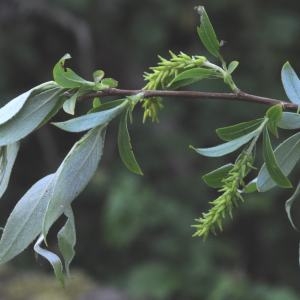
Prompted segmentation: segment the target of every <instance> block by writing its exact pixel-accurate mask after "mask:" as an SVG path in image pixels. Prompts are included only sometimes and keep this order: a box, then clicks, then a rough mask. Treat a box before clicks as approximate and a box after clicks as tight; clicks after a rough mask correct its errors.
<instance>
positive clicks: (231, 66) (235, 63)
mask: <svg viewBox="0 0 300 300" xmlns="http://www.w3.org/2000/svg"><path fill="white" fill-rule="evenodd" d="M238 66H239V62H238V61H236V60H234V61H232V62H231V63H230V64H229V65H228V68H227V70H228V73H229V74H232V73H233V72H234V71H235V69H236V68H237V67H238Z"/></svg>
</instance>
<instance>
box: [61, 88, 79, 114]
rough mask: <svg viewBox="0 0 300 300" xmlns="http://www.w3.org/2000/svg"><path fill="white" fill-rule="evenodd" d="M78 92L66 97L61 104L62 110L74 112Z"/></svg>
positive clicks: (68, 112) (69, 112)
mask: <svg viewBox="0 0 300 300" xmlns="http://www.w3.org/2000/svg"><path fill="white" fill-rule="evenodd" d="M78 94H79V93H78V92H76V93H74V94H73V95H72V97H71V98H69V99H67V100H66V101H65V102H64V104H63V110H64V111H65V112H66V113H67V114H70V115H74V114H75V106H76V101H77V97H78Z"/></svg>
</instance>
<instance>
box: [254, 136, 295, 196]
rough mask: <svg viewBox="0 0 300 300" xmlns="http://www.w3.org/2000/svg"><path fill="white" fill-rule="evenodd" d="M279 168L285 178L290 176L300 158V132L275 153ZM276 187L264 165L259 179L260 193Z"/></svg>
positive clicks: (287, 140)
mask: <svg viewBox="0 0 300 300" xmlns="http://www.w3.org/2000/svg"><path fill="white" fill-rule="evenodd" d="M274 155H275V158H276V161H277V164H278V166H279V168H280V169H281V170H282V173H283V174H284V175H285V176H288V175H289V174H290V173H291V171H292V170H293V168H294V167H295V165H296V164H297V162H298V161H299V158H300V132H298V133H296V134H294V135H293V136H291V137H289V138H288V139H286V140H285V141H284V142H282V143H281V144H280V145H279V146H278V147H277V148H276V149H275V151H274ZM275 186H276V183H275V182H274V180H273V179H272V178H271V176H270V174H269V172H268V171H267V168H266V164H263V166H262V168H261V169H260V171H259V174H258V177H257V189H258V191H259V192H266V191H268V190H270V189H272V188H273V187H275Z"/></svg>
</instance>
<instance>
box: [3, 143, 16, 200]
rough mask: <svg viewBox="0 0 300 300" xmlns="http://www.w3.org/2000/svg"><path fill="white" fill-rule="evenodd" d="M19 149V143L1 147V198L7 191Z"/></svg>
mask: <svg viewBox="0 0 300 300" xmlns="http://www.w3.org/2000/svg"><path fill="white" fill-rule="evenodd" d="M19 148H20V144H19V143H18V142H17V143H13V144H10V145H6V146H2V147H0V151H1V156H0V198H1V197H2V195H3V194H4V193H5V191H6V189H7V186H8V182H9V179H10V174H11V171H12V168H13V166H14V163H15V160H16V158H17V154H18V151H19Z"/></svg>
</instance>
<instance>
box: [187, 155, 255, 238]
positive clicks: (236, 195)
mask: <svg viewBox="0 0 300 300" xmlns="http://www.w3.org/2000/svg"><path fill="white" fill-rule="evenodd" d="M251 168H252V155H251V154H249V152H247V151H246V152H243V153H242V154H241V155H240V156H239V158H238V159H237V161H236V163H235V165H234V167H233V168H232V169H231V170H230V171H229V173H228V175H227V177H226V178H224V179H223V186H222V187H221V188H220V189H219V192H221V193H222V194H221V195H220V196H219V197H218V198H217V199H215V200H213V201H211V202H210V204H211V205H212V207H211V208H210V210H209V211H208V212H207V213H203V214H202V217H200V218H199V219H196V222H197V223H198V224H195V225H193V227H194V228H196V232H195V234H194V236H200V237H203V238H206V237H207V236H208V234H209V233H210V232H211V233H213V234H216V229H217V228H219V230H220V231H222V230H223V228H222V222H223V220H224V219H225V217H226V216H227V215H229V216H230V217H231V218H232V209H233V208H234V207H236V206H238V202H239V200H240V201H242V202H243V201H244V199H243V197H242V196H241V194H240V188H241V187H243V186H244V178H245V177H246V176H247V174H248V171H249V170H250V169H251Z"/></svg>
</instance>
